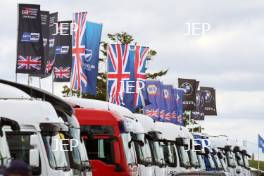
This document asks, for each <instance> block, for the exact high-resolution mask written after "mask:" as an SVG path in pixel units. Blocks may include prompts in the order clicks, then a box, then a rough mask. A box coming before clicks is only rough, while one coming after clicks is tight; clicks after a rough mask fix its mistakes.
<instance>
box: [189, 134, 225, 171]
mask: <svg viewBox="0 0 264 176" xmlns="http://www.w3.org/2000/svg"><path fill="white" fill-rule="evenodd" d="M193 136H194V139H195V143H196V145H197V144H198V145H200V146H201V147H200V149H199V151H197V154H198V156H199V157H200V158H203V161H204V165H205V172H204V169H202V170H203V172H204V173H207V174H216V175H217V174H219V175H230V174H229V173H228V172H227V170H226V169H227V167H226V164H225V158H224V157H223V155H222V153H221V152H220V151H219V150H218V149H217V148H215V147H213V146H212V145H211V140H210V139H209V137H208V135H206V134H202V133H193ZM199 160H201V159H199ZM201 162H202V161H200V163H201Z"/></svg>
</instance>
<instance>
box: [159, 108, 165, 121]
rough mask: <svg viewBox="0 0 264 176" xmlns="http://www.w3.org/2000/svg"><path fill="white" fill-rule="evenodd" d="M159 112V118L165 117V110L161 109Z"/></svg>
mask: <svg viewBox="0 0 264 176" xmlns="http://www.w3.org/2000/svg"><path fill="white" fill-rule="evenodd" d="M159 113H160V119H161V120H164V119H165V115H166V114H165V110H161V111H160V112H159Z"/></svg>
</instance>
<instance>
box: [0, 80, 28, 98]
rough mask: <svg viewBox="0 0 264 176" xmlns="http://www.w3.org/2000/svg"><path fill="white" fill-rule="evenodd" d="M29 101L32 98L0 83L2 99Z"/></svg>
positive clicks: (0, 96)
mask: <svg viewBox="0 0 264 176" xmlns="http://www.w3.org/2000/svg"><path fill="white" fill-rule="evenodd" d="M19 98H24V99H29V98H30V96H29V95H28V94H27V93H26V92H24V91H22V90H20V89H17V88H15V87H12V86H9V85H6V84H2V83H0V99H19Z"/></svg>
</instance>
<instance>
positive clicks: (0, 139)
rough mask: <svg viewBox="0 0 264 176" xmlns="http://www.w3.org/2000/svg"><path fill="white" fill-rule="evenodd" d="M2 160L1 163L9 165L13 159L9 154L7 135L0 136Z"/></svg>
mask: <svg viewBox="0 0 264 176" xmlns="http://www.w3.org/2000/svg"><path fill="white" fill-rule="evenodd" d="M0 160H1V163H0V165H1V166H7V165H8V164H9V162H10V161H11V156H10V155H9V149H8V144H7V141H6V136H5V135H3V136H2V137H0Z"/></svg>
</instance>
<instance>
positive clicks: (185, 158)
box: [177, 146, 191, 167]
mask: <svg viewBox="0 0 264 176" xmlns="http://www.w3.org/2000/svg"><path fill="white" fill-rule="evenodd" d="M177 149H178V153H179V159H180V166H181V167H190V166H191V164H190V160H189V155H188V152H187V150H186V149H185V147H184V146H177Z"/></svg>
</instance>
